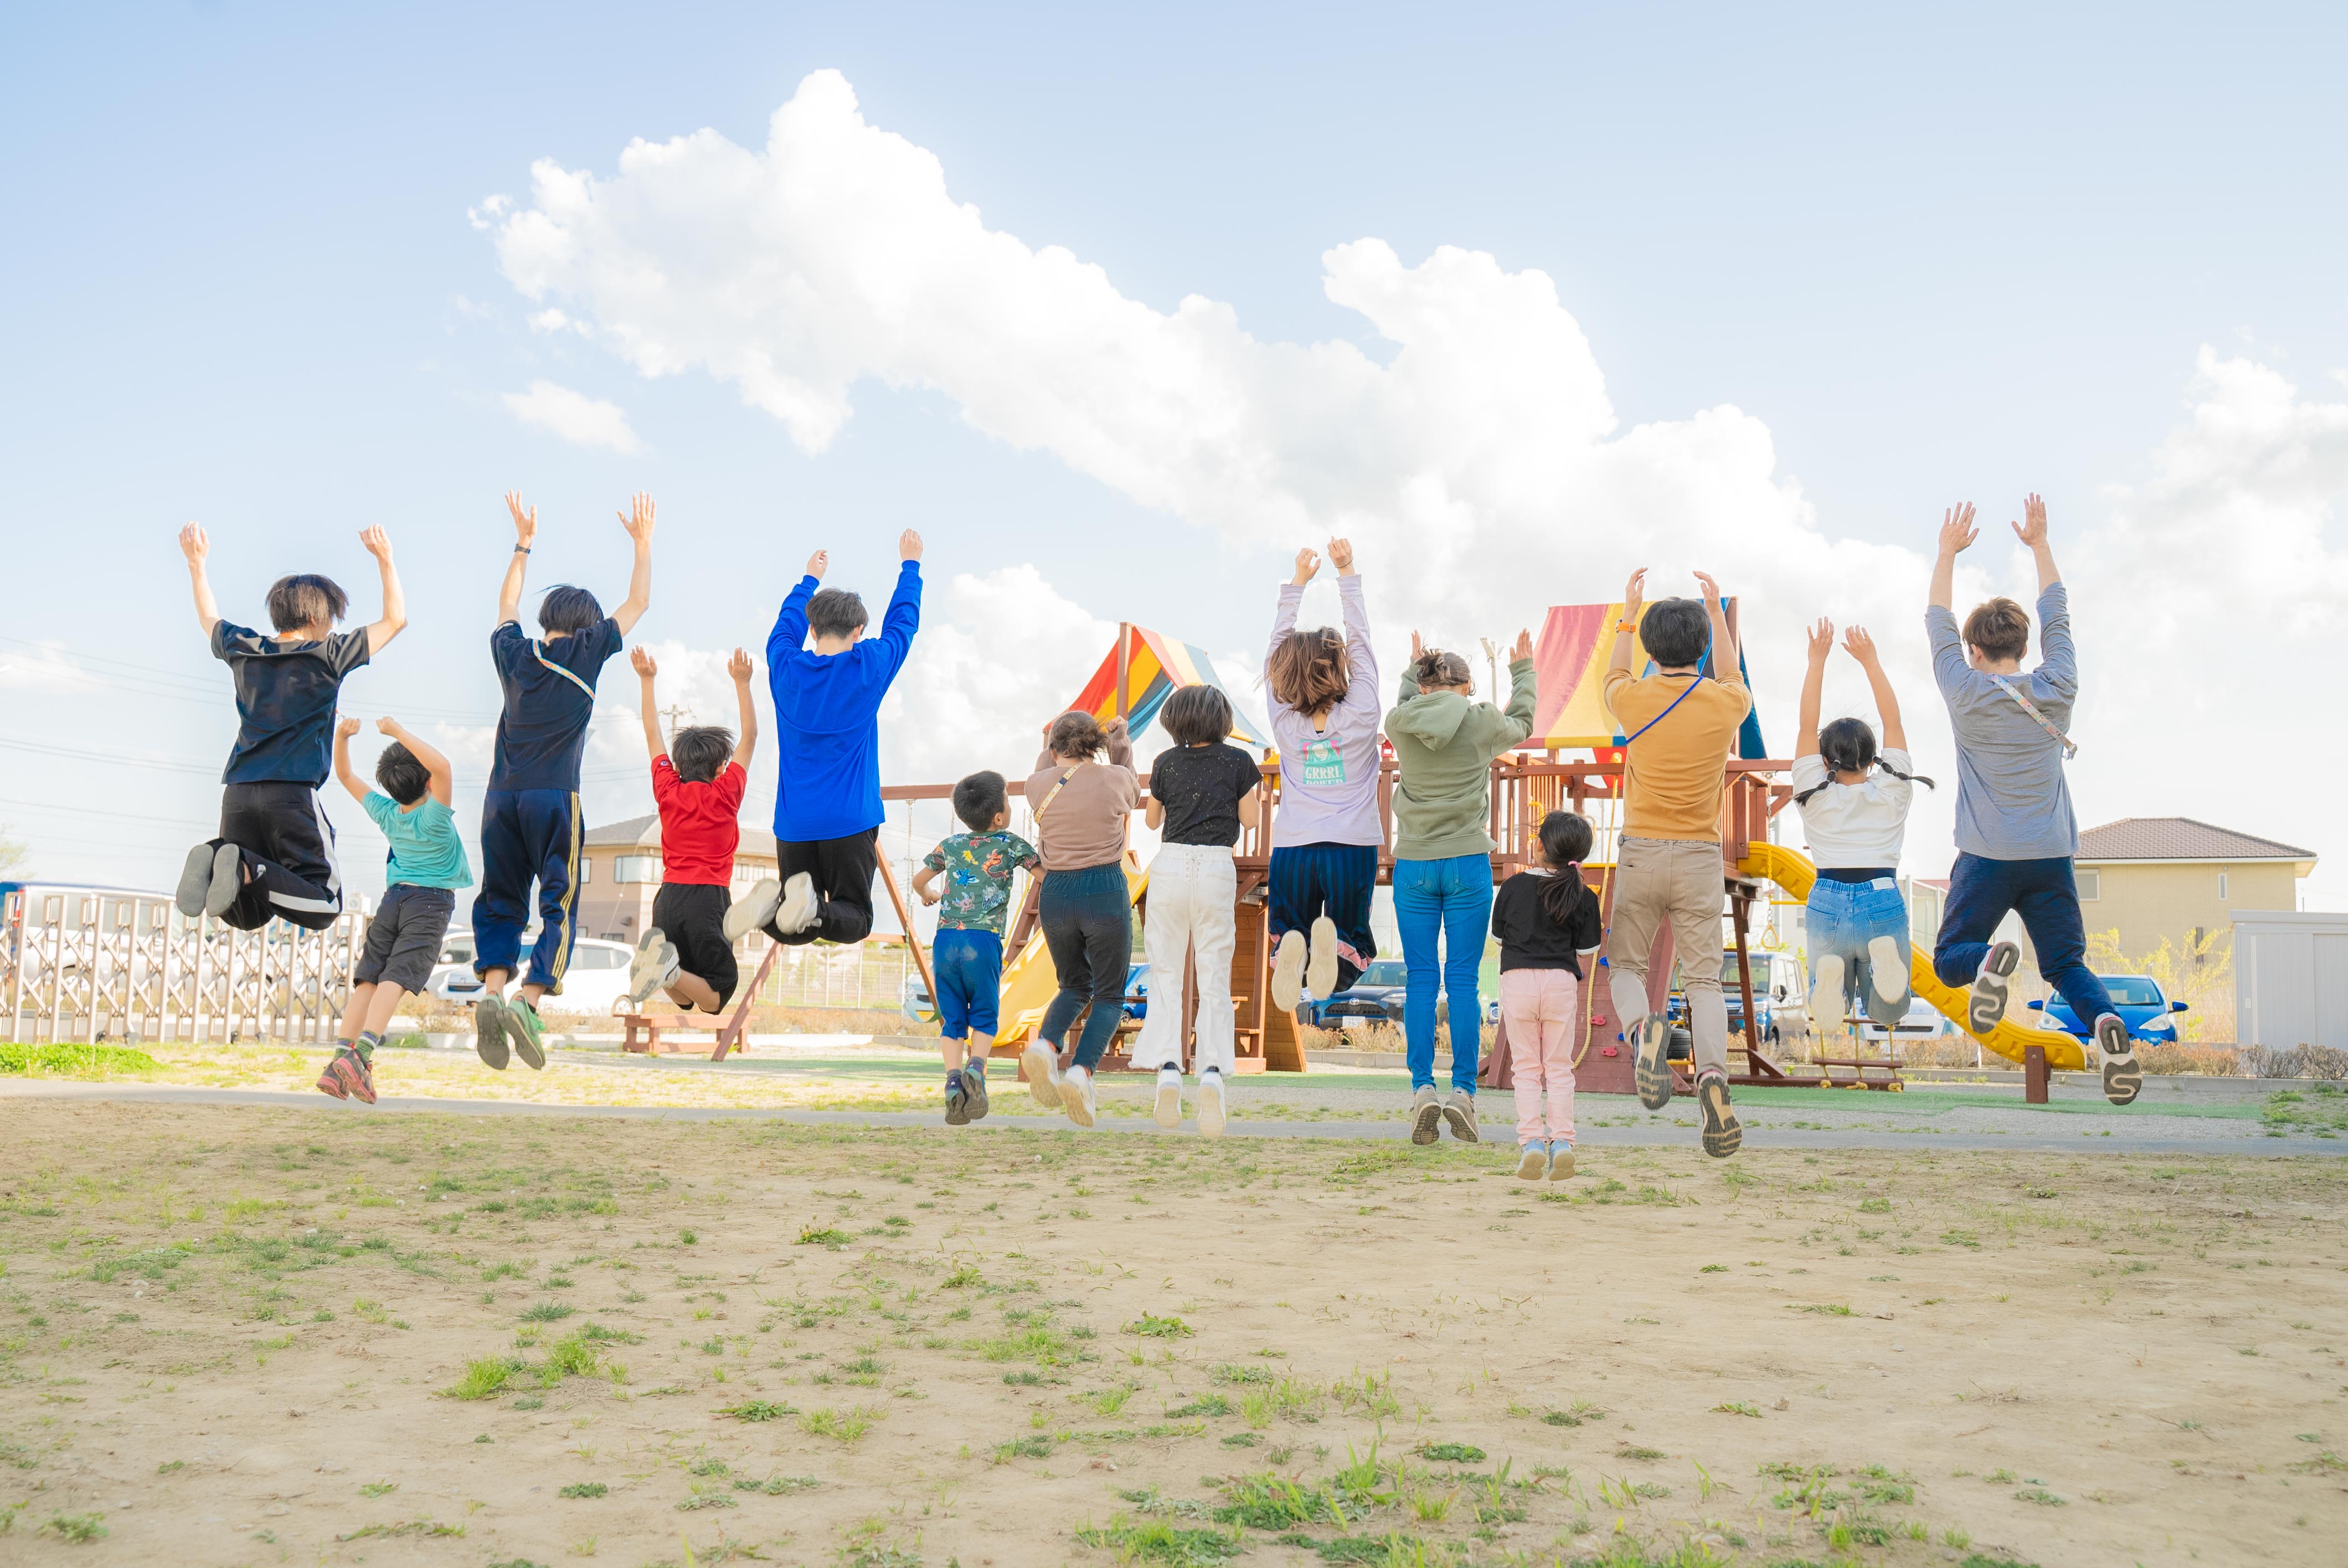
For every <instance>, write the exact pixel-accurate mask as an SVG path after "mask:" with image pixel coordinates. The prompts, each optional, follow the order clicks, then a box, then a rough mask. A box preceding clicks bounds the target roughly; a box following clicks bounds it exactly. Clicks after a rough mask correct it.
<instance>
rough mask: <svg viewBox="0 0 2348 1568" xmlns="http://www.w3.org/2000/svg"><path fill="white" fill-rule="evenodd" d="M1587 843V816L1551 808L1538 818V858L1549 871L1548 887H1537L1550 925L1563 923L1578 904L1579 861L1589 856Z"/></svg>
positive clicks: (1589, 834) (1579, 896)
mask: <svg viewBox="0 0 2348 1568" xmlns="http://www.w3.org/2000/svg"><path fill="white" fill-rule="evenodd" d="M1590 845H1591V833H1590V819H1589V818H1588V817H1586V816H1582V815H1578V814H1576V813H1574V812H1570V811H1553V812H1550V814H1549V815H1547V816H1544V817H1542V818H1541V823H1540V846H1541V859H1542V860H1543V861H1545V862H1546V863H1547V864H1548V866H1549V870H1550V879H1549V886H1545V887H1543V888H1542V889H1541V890H1540V902H1541V913H1542V914H1544V915H1547V916H1548V917H1550V923H1551V924H1552V925H1558V926H1562V925H1564V924H1565V923H1566V921H1567V920H1568V919H1570V918H1571V917H1572V915H1573V912H1574V910H1575V909H1576V908H1577V907H1580V905H1581V896H1582V893H1583V890H1584V886H1583V883H1582V880H1581V863H1582V861H1583V860H1584V859H1586V858H1588V856H1589V855H1590Z"/></svg>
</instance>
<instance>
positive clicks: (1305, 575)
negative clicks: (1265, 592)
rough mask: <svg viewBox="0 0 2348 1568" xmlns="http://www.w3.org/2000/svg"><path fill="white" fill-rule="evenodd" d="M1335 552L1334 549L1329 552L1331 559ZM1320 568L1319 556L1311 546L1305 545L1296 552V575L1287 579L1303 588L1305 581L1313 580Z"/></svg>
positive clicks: (1333, 557)
mask: <svg viewBox="0 0 2348 1568" xmlns="http://www.w3.org/2000/svg"><path fill="white" fill-rule="evenodd" d="M1335 553H1336V552H1335V551H1334V550H1333V551H1331V552H1330V554H1331V559H1335ZM1320 569H1321V558H1320V557H1319V556H1317V555H1315V554H1313V547H1312V546H1310V545H1307V546H1305V547H1304V548H1303V549H1301V550H1298V551H1297V552H1296V575H1295V576H1294V577H1292V578H1291V579H1289V581H1291V582H1292V583H1294V584H1295V585H1296V586H1297V587H1299V588H1303V586H1304V585H1305V584H1306V583H1308V582H1311V581H1312V580H1313V577H1314V575H1315V574H1316V573H1318V572H1319V571H1320Z"/></svg>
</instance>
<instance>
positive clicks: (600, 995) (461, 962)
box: [424, 932, 633, 1018]
mask: <svg viewBox="0 0 2348 1568" xmlns="http://www.w3.org/2000/svg"><path fill="white" fill-rule="evenodd" d="M536 940H537V933H535V932H524V933H523V935H522V939H521V950H522V960H523V962H524V963H527V962H528V961H529V957H530V944H531V943H532V942H534V941H536ZM631 957H633V955H632V954H631V953H630V952H629V950H628V947H627V944H626V943H624V942H606V941H604V940H603V939H602V938H600V937H581V938H577V939H575V940H574V941H573V942H572V945H571V962H570V964H569V966H568V967H567V968H564V970H563V972H562V994H561V996H559V997H556V996H550V997H548V998H547V999H545V1000H544V1001H543V1002H542V1003H541V1004H540V1007H539V1010H540V1011H541V1012H548V1013H588V1014H592V1015H594V1016H596V1017H599V1018H602V1017H608V1016H609V1015H610V1014H611V1012H612V1010H613V1004H614V1003H616V1002H619V1001H621V1000H622V999H623V998H625V997H626V996H627V994H628V960H629V959H630V958H631ZM424 989H425V990H426V991H427V993H428V994H430V995H431V996H433V997H436V998H438V999H439V1000H441V1001H444V1002H454V1003H456V1004H457V1005H458V1006H459V1007H463V1006H467V1005H469V1004H470V1003H472V1002H475V1001H478V1000H479V999H480V996H481V982H480V979H479V977H478V976H476V975H475V974H474V973H473V938H472V937H471V935H470V934H469V933H468V934H466V935H463V936H458V935H456V934H453V933H452V934H451V935H450V936H449V937H448V939H447V940H446V941H444V942H442V943H441V945H440V961H439V963H438V964H437V965H435V966H434V967H433V969H432V978H431V979H429V980H427V981H426V982H425V985H424Z"/></svg>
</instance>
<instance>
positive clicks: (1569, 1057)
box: [1492, 811, 1605, 1182]
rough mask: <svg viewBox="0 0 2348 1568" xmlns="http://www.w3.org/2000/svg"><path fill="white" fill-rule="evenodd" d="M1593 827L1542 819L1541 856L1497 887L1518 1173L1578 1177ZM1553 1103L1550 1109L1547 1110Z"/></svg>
mask: <svg viewBox="0 0 2348 1568" xmlns="http://www.w3.org/2000/svg"><path fill="white" fill-rule="evenodd" d="M1590 844H1591V835H1590V819H1589V818H1587V817H1584V816H1579V815H1575V814H1574V813H1572V812H1570V811H1553V812H1550V814H1549V815H1547V816H1545V817H1543V818H1542V819H1541V825H1540V846H1541V858H1542V860H1543V861H1544V862H1545V863H1546V864H1544V865H1542V866H1539V867H1536V868H1534V869H1532V870H1529V871H1520V872H1519V873H1518V874H1517V875H1516V876H1511V877H1509V879H1508V880H1507V881H1506V882H1503V883H1501V884H1500V890H1499V892H1498V894H1497V895H1495V896H1494V897H1493V899H1492V935H1493V936H1495V937H1497V938H1499V942H1500V1017H1501V1020H1502V1021H1503V1022H1504V1023H1505V1024H1506V1025H1507V1027H1508V1030H1509V1063H1510V1066H1511V1068H1512V1069H1513V1071H1515V1074H1516V1080H1517V1143H1518V1158H1517V1174H1518V1175H1519V1176H1520V1177H1522V1178H1523V1179H1525V1180H1526V1181H1528V1182H1538V1181H1540V1180H1541V1179H1542V1178H1543V1177H1547V1178H1548V1179H1549V1180H1550V1181H1552V1182H1559V1181H1563V1180H1564V1179H1565V1178H1566V1177H1568V1176H1570V1175H1571V1174H1573V1048H1574V1044H1575V1041H1574V1039H1573V1027H1574V1016H1575V1012H1576V1007H1575V1004H1576V1002H1577V1001H1578V999H1580V995H1581V977H1582V966H1583V964H1585V963H1586V962H1588V961H1589V959H1590V958H1591V957H1593V956H1594V955H1595V954H1596V953H1597V951H1598V945H1599V942H1600V941H1601V939H1602V938H1603V937H1604V935H1605V931H1604V927H1603V924H1602V922H1601V919H1600V917H1599V910H1598V896H1597V895H1596V894H1595V893H1592V892H1591V890H1590V889H1589V887H1588V886H1585V885H1584V884H1583V882H1582V880H1581V861H1582V857H1583V856H1587V855H1588V854H1589V853H1590ZM1544 1102H1546V1103H1544Z"/></svg>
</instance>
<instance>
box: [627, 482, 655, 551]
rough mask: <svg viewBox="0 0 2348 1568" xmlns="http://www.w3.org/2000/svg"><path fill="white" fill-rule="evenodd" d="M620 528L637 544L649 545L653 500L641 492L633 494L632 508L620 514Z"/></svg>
mask: <svg viewBox="0 0 2348 1568" xmlns="http://www.w3.org/2000/svg"><path fill="white" fill-rule="evenodd" d="M620 526H621V527H622V528H625V529H627V530H628V537H629V538H632V539H633V540H635V541H636V543H638V544H640V545H641V544H649V543H650V542H651V541H652V537H653V498H652V497H651V496H649V495H647V494H645V493H644V491H642V490H638V491H637V492H636V494H635V498H634V504H633V509H632V510H630V511H625V512H622V513H621V514H620Z"/></svg>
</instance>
